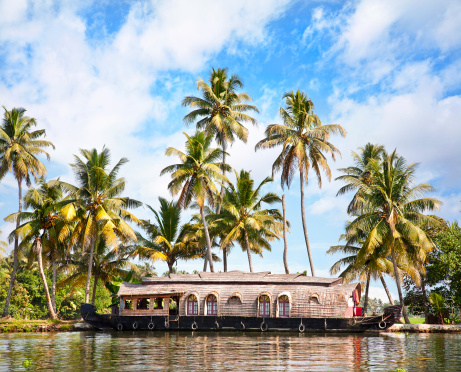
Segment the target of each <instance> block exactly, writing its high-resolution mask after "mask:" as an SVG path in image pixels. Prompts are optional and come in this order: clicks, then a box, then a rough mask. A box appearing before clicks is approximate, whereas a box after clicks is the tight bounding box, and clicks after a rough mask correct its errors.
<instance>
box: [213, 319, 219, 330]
mask: <svg viewBox="0 0 461 372" xmlns="http://www.w3.org/2000/svg"><path fill="white" fill-rule="evenodd" d="M214 323H215V324H216V329H219V323H218V321H217V320H216V321H215V322H214Z"/></svg>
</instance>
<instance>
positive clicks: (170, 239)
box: [132, 197, 206, 272]
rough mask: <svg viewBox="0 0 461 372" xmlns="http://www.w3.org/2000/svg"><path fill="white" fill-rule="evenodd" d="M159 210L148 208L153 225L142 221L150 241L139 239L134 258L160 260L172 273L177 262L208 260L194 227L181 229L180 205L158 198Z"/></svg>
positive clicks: (188, 226)
mask: <svg viewBox="0 0 461 372" xmlns="http://www.w3.org/2000/svg"><path fill="white" fill-rule="evenodd" d="M159 201H160V210H159V211H158V212H157V211H156V210H154V209H153V208H152V207H151V206H149V205H147V207H148V208H149V209H150V211H151V212H152V213H153V214H154V223H151V222H150V220H149V221H146V220H143V221H142V222H143V230H144V231H145V232H146V233H147V236H148V237H147V238H145V237H143V236H142V235H141V234H139V233H138V234H137V236H138V244H137V245H136V246H134V247H135V249H134V251H133V253H132V255H133V256H138V257H139V258H141V259H143V258H144V259H150V260H152V261H153V262H155V261H156V260H158V259H159V260H161V261H164V262H166V264H167V265H168V270H169V272H173V266H174V264H175V263H176V262H177V261H178V260H181V259H182V260H193V259H196V258H200V257H203V256H205V254H206V246H205V249H203V248H204V247H203V245H200V244H199V238H198V237H197V235H196V230H195V229H194V227H193V225H192V224H189V223H186V224H184V225H181V209H180V208H179V206H178V203H176V202H174V201H170V202H169V201H167V200H166V199H164V198H162V197H159Z"/></svg>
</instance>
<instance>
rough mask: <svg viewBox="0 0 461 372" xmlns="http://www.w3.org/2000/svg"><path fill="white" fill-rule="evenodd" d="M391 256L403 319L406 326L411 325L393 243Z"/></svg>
mask: <svg viewBox="0 0 461 372" xmlns="http://www.w3.org/2000/svg"><path fill="white" fill-rule="evenodd" d="M391 254H392V264H393V265H394V276H395V284H396V285H397V291H398V293H399V301H400V306H401V307H402V312H403V318H404V319H405V323H406V324H410V319H408V315H407V312H406V310H405V304H404V302H403V295H402V288H400V278H399V271H398V268H397V261H396V259H395V250H394V243H393V242H392V246H391Z"/></svg>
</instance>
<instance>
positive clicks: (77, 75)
mask: <svg viewBox="0 0 461 372" xmlns="http://www.w3.org/2000/svg"><path fill="white" fill-rule="evenodd" d="M460 22H461V3H459V2H456V1H449V0H446V1H438V2H434V1H425V0H415V1H412V0H407V1H405V2H402V1H399V0H388V1H379V0H361V1H349V2H343V1H288V0H285V1H280V0H279V1H277V0H260V1H244V0H242V1H238V0H236V1H233V2H228V1H194V2H191V1H168V2H162V1H59V2H58V1H55V2H54V1H33V2H32V1H25V0H6V1H5V0H2V1H0V98H1V99H0V101H1V102H0V103H1V104H2V105H5V106H6V107H7V108H8V109H10V108H12V107H19V106H22V107H25V108H26V109H27V110H28V114H29V115H30V116H33V117H35V118H36V119H37V121H38V127H40V128H45V129H46V131H47V139H49V140H51V141H52V142H53V143H54V144H55V145H56V150H55V151H52V152H51V157H52V160H51V162H50V163H47V167H48V177H49V178H55V177H58V176H60V177H61V178H62V179H65V180H67V181H71V182H72V181H73V177H72V174H71V172H70V168H69V166H68V164H69V163H70V162H72V160H73V154H77V152H78V149H79V148H93V147H96V148H98V149H101V148H102V146H103V145H106V146H107V147H109V148H110V149H111V151H112V154H113V159H114V160H115V159H119V158H121V157H123V156H125V157H127V158H129V159H130V163H129V164H128V165H127V166H125V167H124V168H122V170H121V175H122V176H124V177H126V179H127V190H126V195H129V196H131V197H133V198H137V199H139V200H141V201H142V202H144V203H147V204H150V205H152V206H154V207H156V206H157V197H158V196H165V197H169V195H168V191H167V188H166V185H167V183H168V176H163V177H160V176H159V173H160V170H161V169H162V168H164V167H165V166H166V165H168V164H170V163H171V162H172V159H169V158H166V157H165V156H164V152H165V148H166V147H167V146H174V147H177V148H181V147H182V146H184V135H183V134H182V132H183V131H187V132H188V133H191V132H192V131H193V127H189V128H187V127H185V126H184V124H183V122H182V118H183V116H184V115H185V114H186V113H187V110H186V109H185V108H183V107H181V105H180V102H181V99H182V98H183V97H184V96H186V95H195V94H196V93H197V91H196V79H197V77H198V76H200V77H203V78H206V77H207V76H208V73H209V70H210V69H211V67H227V68H228V69H229V71H230V73H237V74H239V75H240V76H241V77H242V79H243V81H244V84H245V87H244V91H245V92H247V93H248V94H250V95H251V96H252V97H253V100H254V103H255V104H256V105H257V106H258V107H259V109H260V111H261V112H260V114H259V115H257V119H258V121H259V125H258V126H257V127H251V128H249V130H250V135H249V139H248V143H247V144H243V143H236V144H234V146H233V147H232V148H231V149H230V151H229V152H230V153H231V157H230V160H229V162H230V164H231V165H232V166H233V167H234V168H235V169H238V170H239V169H242V168H245V169H251V170H252V174H253V177H254V178H255V179H256V180H257V181H258V180H262V179H263V178H264V177H266V176H267V175H270V173H271V165H272V162H273V160H274V158H275V156H276V155H277V151H278V150H274V151H259V152H257V153H255V152H254V145H255V143H256V142H258V141H259V140H260V139H261V138H262V136H263V132H264V129H265V127H266V125H267V124H270V123H279V122H280V119H279V117H278V109H279V107H280V106H281V105H282V104H283V102H282V99H281V98H282V95H283V94H284V93H285V92H287V91H290V90H297V89H300V90H304V91H305V92H306V93H307V94H308V95H309V96H310V97H311V99H312V100H313V101H314V103H315V105H316V113H317V114H318V115H319V117H320V119H321V120H322V122H323V123H338V124H341V125H342V126H343V127H344V128H345V129H346V130H347V132H348V135H347V137H346V138H344V139H342V138H333V139H332V141H333V142H334V143H335V144H336V145H337V147H338V148H339V149H340V150H341V153H342V158H341V159H338V160H337V161H336V162H333V161H331V162H330V167H331V168H332V170H333V179H334V177H335V176H337V175H338V173H337V171H336V169H337V168H339V167H343V166H347V165H349V164H350V163H351V156H350V153H351V151H353V150H355V149H357V147H359V146H363V145H364V144H365V143H366V142H369V141H370V142H375V143H380V144H383V145H385V146H386V148H387V149H388V150H393V149H394V148H397V150H398V152H399V153H400V154H402V155H403V156H405V157H406V158H407V160H408V161H409V162H420V163H421V164H420V166H419V170H418V174H417V176H418V182H429V183H431V184H432V185H433V186H435V187H436V188H437V191H436V192H435V193H434V194H433V196H435V197H437V198H439V199H441V200H442V201H443V202H444V205H443V207H442V208H441V210H440V211H439V215H440V216H442V217H444V218H446V219H449V220H458V221H459V220H460V210H461V203H460V200H461V191H460V189H459V185H460V184H461V161H460V159H461V150H460V146H459V141H460V139H461V123H460V118H461V96H460V93H461V92H460V88H461V69H460V67H459V66H460V65H461V64H460V60H461V33H460V32H459V24H460ZM18 25H20V26H18ZM298 183H299V179H295V180H294V181H293V184H292V186H291V188H290V189H285V190H283V191H282V189H281V187H280V182H279V178H278V177H276V180H275V182H274V183H273V185H272V186H271V187H270V189H272V190H275V191H276V192H279V193H282V192H285V194H286V197H287V213H288V218H289V220H290V221H291V223H292V229H291V233H290V235H289V254H288V258H289V264H290V270H291V271H293V272H295V271H303V270H305V269H307V268H308V260H307V254H306V248H305V245H304V242H303V236H302V227H301V218H300V207H299V186H298ZM340 186H341V185H340V184H339V183H338V182H334V181H332V182H331V183H329V182H327V180H326V178H324V179H323V186H322V188H321V189H319V188H318V186H317V182H316V180H315V178H314V176H312V178H311V182H310V184H309V186H308V187H307V190H306V191H307V195H306V207H307V210H308V213H307V221H308V231H309V234H310V239H311V243H312V246H313V257H314V264H315V266H316V269H317V275H319V276H327V275H328V270H329V268H330V266H331V265H332V263H333V262H334V261H335V260H336V259H337V258H338V257H332V256H327V255H326V254H325V252H326V250H327V249H328V247H330V246H331V245H334V244H336V243H337V241H338V237H339V235H340V234H341V232H342V229H343V226H344V223H345V221H346V219H347V215H346V212H345V210H346V205H347V204H348V201H349V198H350V196H345V197H341V198H338V197H336V196H335V195H336V192H337V190H338V189H339V187H340ZM268 189H269V188H268ZM16 208H17V189H16V184H15V181H14V180H13V179H12V177H6V178H4V179H3V180H2V181H1V183H0V209H1V215H2V216H6V215H8V214H10V213H12V212H14V211H15V210H16ZM137 213H138V214H139V215H140V216H141V217H143V218H149V217H151V216H149V214H148V213H147V210H146V209H140V210H139V211H138V212H137ZM184 217H185V220H186V215H185V216H184ZM0 229H1V230H3V234H2V236H3V237H5V235H6V234H7V233H9V232H10V231H11V230H12V226H11V225H9V224H7V223H3V222H2V223H0ZM282 247H283V244H282V242H276V243H274V244H273V248H272V252H266V253H265V254H264V259H261V258H258V257H255V258H254V265H255V269H256V270H258V271H262V270H271V271H272V272H282V271H283V265H282V249H283V248H282ZM155 266H156V267H157V270H158V271H159V272H160V273H161V272H163V271H165V270H166V265H164V264H162V263H156V264H155ZM217 266H218V269H219V268H220V264H218V265H217ZM200 267H201V263H198V262H197V263H182V262H181V263H180V265H179V268H180V269H181V268H184V269H187V270H194V269H199V268H200ZM229 267H230V269H241V270H247V269H248V264H247V261H246V258H245V255H244V254H243V253H242V252H240V249H239V248H235V249H234V250H233V252H232V254H231V256H230V263H229ZM373 294H374V295H375V296H377V297H382V296H383V291H382V290H381V289H380V288H379V286H378V284H377V283H375V284H373V289H372V295H373Z"/></svg>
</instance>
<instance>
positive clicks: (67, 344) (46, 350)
mask: <svg viewBox="0 0 461 372" xmlns="http://www.w3.org/2000/svg"><path fill="white" fill-rule="evenodd" d="M460 341H461V335H459V334H458V335H447V334H445V335H442V334H410V335H405V334H397V335H396V334H387V335H382V336H369V335H367V336H364V335H357V334H348V335H347V334H307V333H304V334H297V333H269V332H268V333H259V332H247V333H236V332H160V331H156V332H110V333H109V332H107V333H103V332H70V333H43V334H40V333H27V334H23V333H16V334H14V333H12V334H0V371H11V370H15V371H25V370H40V371H62V370H72V371H112V370H123V371H140V370H143V371H148V370H152V371H155V370H159V371H178V370H179V371H180V370H184V371H191V370H192V371H194V370H207V371H209V370H219V371H225V370H232V371H235V370H239V371H242V370H244V371H261V370H267V371H306V370H309V371H345V370H347V371H395V370H396V368H405V369H407V370H408V371H460V370H461V347H460V346H459V345H460Z"/></svg>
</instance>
